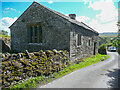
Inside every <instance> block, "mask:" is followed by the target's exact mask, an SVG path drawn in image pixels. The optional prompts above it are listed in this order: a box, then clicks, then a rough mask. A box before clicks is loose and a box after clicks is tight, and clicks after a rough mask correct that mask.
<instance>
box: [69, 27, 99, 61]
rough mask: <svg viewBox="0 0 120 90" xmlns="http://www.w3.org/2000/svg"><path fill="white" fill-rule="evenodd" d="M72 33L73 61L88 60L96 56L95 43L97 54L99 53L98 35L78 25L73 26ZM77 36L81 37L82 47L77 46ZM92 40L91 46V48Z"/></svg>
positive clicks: (71, 49)
mask: <svg viewBox="0 0 120 90" xmlns="http://www.w3.org/2000/svg"><path fill="white" fill-rule="evenodd" d="M72 27H73V28H72V31H71V32H70V57H71V59H78V58H86V57H88V56H90V55H93V54H94V43H96V46H95V54H96V53H98V46H99V41H98V35H97V34H96V33H93V32H92V31H88V30H85V29H84V28H82V27H81V28H80V27H78V26H77V25H73V26H72ZM77 34H80V35H81V45H79V46H78V45H77ZM89 40H90V46H89Z"/></svg>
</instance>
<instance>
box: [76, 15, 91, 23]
mask: <svg viewBox="0 0 120 90" xmlns="http://www.w3.org/2000/svg"><path fill="white" fill-rule="evenodd" d="M76 20H78V21H80V22H85V21H89V20H90V18H89V17H86V16H79V17H76Z"/></svg>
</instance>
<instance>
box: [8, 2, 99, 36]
mask: <svg viewBox="0 0 120 90" xmlns="http://www.w3.org/2000/svg"><path fill="white" fill-rule="evenodd" d="M34 3H36V4H38V5H40V6H42V7H44V8H46V9H48V10H49V11H51V12H53V13H55V14H57V15H59V16H61V17H63V18H64V19H66V20H68V21H70V22H71V23H74V24H76V25H78V26H81V27H84V28H85V29H87V30H90V31H92V32H94V33H97V34H99V33H98V32H97V31H95V30H94V29H92V28H91V27H89V26H88V25H86V24H85V23H83V22H79V21H77V20H74V19H71V18H70V17H69V16H66V15H64V14H62V13H59V12H57V11H54V10H52V9H50V8H47V7H45V6H44V5H42V4H40V3H38V2H35V1H34V2H33V3H32V4H34ZM32 4H31V5H30V6H29V8H30V7H31V6H32ZM29 8H27V9H26V10H25V12H26V11H27V10H28V9H29ZM25 12H24V13H25ZM24 13H23V14H24ZM23 14H22V15H23ZM22 15H21V16H22ZM21 16H20V17H21ZM20 17H19V18H20ZM19 18H18V19H19ZM16 21H17V20H16ZM14 23H15V22H14ZM14 23H13V24H14ZM13 24H12V25H13ZM12 25H11V26H12ZM11 26H10V27H11Z"/></svg>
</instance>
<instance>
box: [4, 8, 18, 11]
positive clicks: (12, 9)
mask: <svg viewBox="0 0 120 90" xmlns="http://www.w3.org/2000/svg"><path fill="white" fill-rule="evenodd" d="M4 10H11V11H16V9H14V8H5V9H4Z"/></svg>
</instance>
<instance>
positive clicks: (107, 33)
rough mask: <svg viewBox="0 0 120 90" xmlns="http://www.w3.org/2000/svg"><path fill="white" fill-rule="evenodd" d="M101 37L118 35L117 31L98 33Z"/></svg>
mask: <svg viewBox="0 0 120 90" xmlns="http://www.w3.org/2000/svg"><path fill="white" fill-rule="evenodd" d="M99 35H100V36H101V37H116V36H117V35H118V33H117V32H106V33H99Z"/></svg>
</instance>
